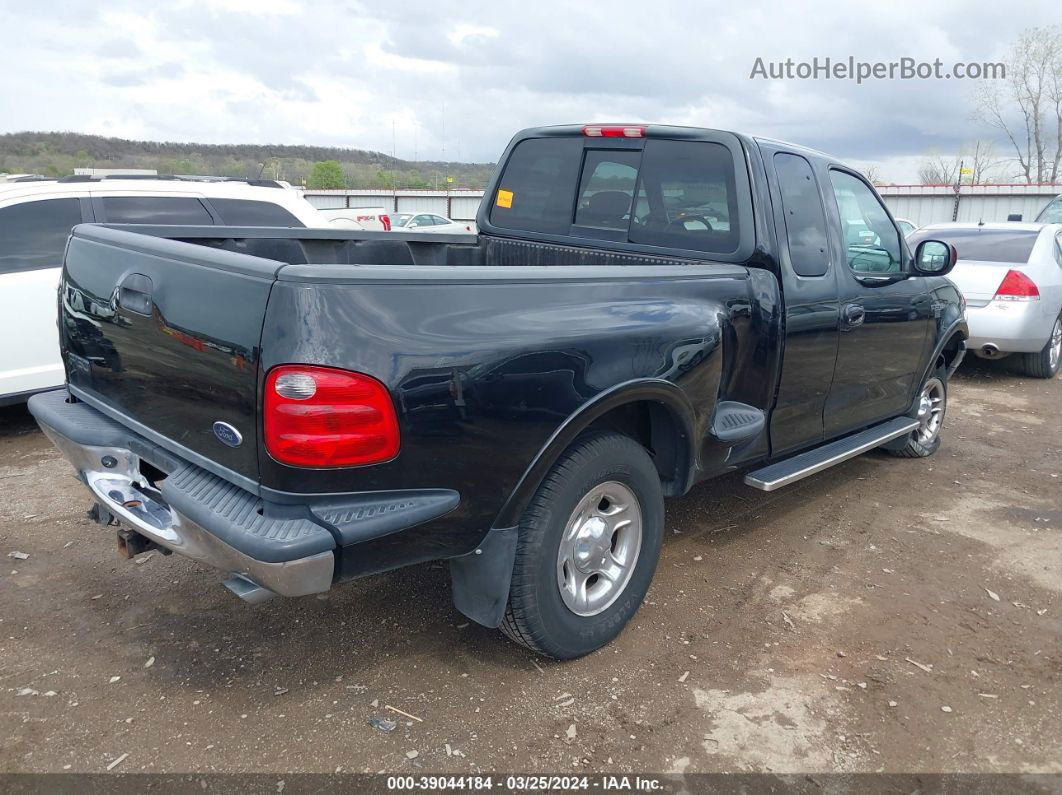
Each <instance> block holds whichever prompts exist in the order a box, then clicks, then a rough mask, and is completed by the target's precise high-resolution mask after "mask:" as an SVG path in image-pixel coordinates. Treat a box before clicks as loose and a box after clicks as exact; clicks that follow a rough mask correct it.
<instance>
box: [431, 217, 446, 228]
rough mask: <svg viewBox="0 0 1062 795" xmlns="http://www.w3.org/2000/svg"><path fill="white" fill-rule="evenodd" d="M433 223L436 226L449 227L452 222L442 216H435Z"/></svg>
mask: <svg viewBox="0 0 1062 795" xmlns="http://www.w3.org/2000/svg"><path fill="white" fill-rule="evenodd" d="M431 221H432V223H433V224H435V225H436V226H449V225H450V222H449V221H447V220H446V219H445V218H443V217H442V216H441V215H433V216H432V217H431Z"/></svg>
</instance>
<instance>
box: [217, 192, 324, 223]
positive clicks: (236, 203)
mask: <svg viewBox="0 0 1062 795" xmlns="http://www.w3.org/2000/svg"><path fill="white" fill-rule="evenodd" d="M210 204H211V205H213V207H214V209H215V210H217V213H218V215H220V216H221V220H222V221H223V222H224V223H226V224H228V225H229V226H298V227H303V226H305V224H303V223H302V222H301V221H299V219H298V218H296V217H295V216H294V215H292V214H291V213H289V212H288V211H287V210H285V209H284V208H283V207H281V206H279V205H276V204H272V203H271V202H260V201H254V200H251V199H210Z"/></svg>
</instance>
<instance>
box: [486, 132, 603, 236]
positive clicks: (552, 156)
mask: <svg viewBox="0 0 1062 795" xmlns="http://www.w3.org/2000/svg"><path fill="white" fill-rule="evenodd" d="M582 156H583V141H582V139H581V138H529V139H528V140H526V141H521V142H520V143H519V144H517V146H516V148H515V149H513V152H512V154H511V155H510V157H509V162H508V163H507V164H506V166H505V172H504V173H503V174H502V176H501V180H499V182H498V190H497V191H496V193H495V195H494V196H486V197H484V201H488V202H490V222H491V223H492V224H494V225H495V226H497V227H500V228H502V229H518V230H522V231H524V232H541V233H544V234H567V233H568V230H569V228H570V227H571V223H572V203H573V202H574V200H575V192H576V183H577V182H578V180H579V165H580V162H581V161H582Z"/></svg>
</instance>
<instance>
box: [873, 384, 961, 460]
mask: <svg viewBox="0 0 1062 795" xmlns="http://www.w3.org/2000/svg"><path fill="white" fill-rule="evenodd" d="M947 410H948V382H947V377H946V373H945V371H944V368H939V369H938V370H937V371H936V372H935V373H933V375H931V376H930V377H929V378H928V379H926V382H925V383H924V384H923V385H922V394H921V395H919V397H918V410H917V413H916V414H915V417H916V419H917V420H918V427H917V428H915V429H914V430H913V431H911V433H910V435H909V436H908V437H907V442H906V444H904V445H903V446H902V447H895V448H890V447H887V448H885V449H886V450H887V451H888V452H889V453H891V454H892V455H895V456H900V457H901V458H926V457H927V456H931V455H933V453H935V452H937V448H938V447H940V430H941V428H943V427H944V415H945V414H946V413H947Z"/></svg>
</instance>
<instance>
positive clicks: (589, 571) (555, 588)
mask: <svg viewBox="0 0 1062 795" xmlns="http://www.w3.org/2000/svg"><path fill="white" fill-rule="evenodd" d="M663 534H664V500H663V494H662V491H661V487H660V476H659V474H658V473H657V471H656V467H655V466H654V465H653V461H652V459H651V458H650V457H649V454H648V453H647V452H646V450H645V448H644V447H642V446H641V445H640V444H638V443H637V442H636V441H634V440H633V439H631V438H630V437H627V436H623V435H621V434H618V433H593V434H589V435H586V436H584V437H581V438H580V439H578V440H576V442H575V443H574V444H573V445H572V446H571V447H570V448H568V450H566V451H565V452H564V453H563V454H562V455H561V457H560V459H559V460H558V461H557V463H556V464H554V466H553V468H552V469H551V470H550V472H549V474H548V475H546V477H545V479H544V480H543V482H542V485H541V486H539V489H538V491H537V492H535V496H534V497H533V498H532V500H531V503H530V504H529V505H528V507H527V510H526V511H525V512H524V514H523V517H522V518H521V521H520V528H519V539H518V541H517V548H516V563H515V565H514V567H513V577H512V584H511V586H510V589H509V603H508V606H507V608H506V612H505V619H504V621H503V622H502V626H501V629H502V631H503V632H504V633H505V634H506V635H508V636H509V637H510V638H512V639H513V640H515V641H516V642H517V643H520V644H522V645H524V646H526V647H528V648H529V649H532V650H533V651H537V652H539V653H541V654H545V655H547V656H549V657H554V658H556V659H560V660H567V659H572V658H575V657H582V656H583V655H585V654H589V653H590V652H592V651H594V650H595V649H598V648H600V647H601V646H604V645H605V644H606V643H608V642H609V641H611V640H612V639H613V638H615V637H616V636H617V635H618V634H619V633H620V632H621V631H622V629H623V627H624V626H625V625H626V624H627V622H628V621H629V620H630V619H631V616H633V615H634V613H635V612H636V611H637V610H638V608H639V607H640V606H641V603H642V600H643V599H644V598H645V594H646V591H648V589H649V582H650V580H652V577H653V572H654V571H655V570H656V562H657V559H658V558H659V556H660V545H661V542H662V540H663Z"/></svg>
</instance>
